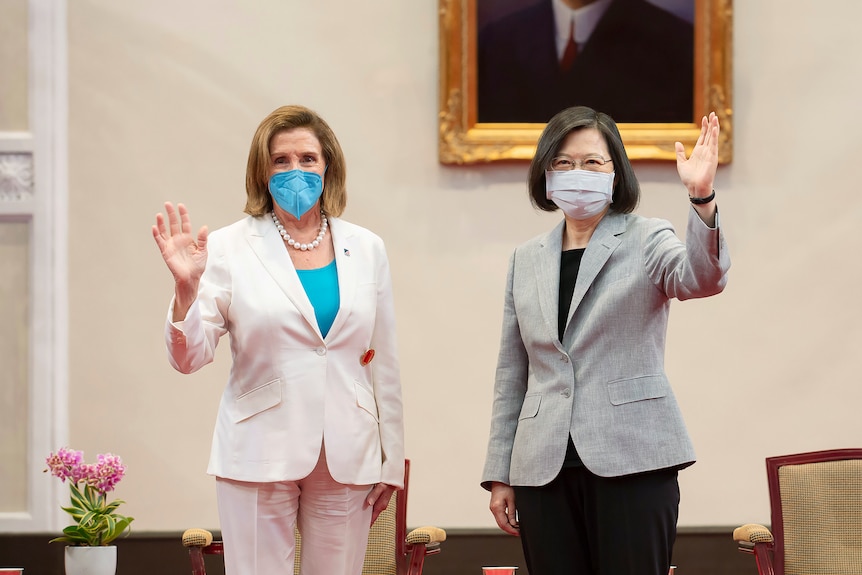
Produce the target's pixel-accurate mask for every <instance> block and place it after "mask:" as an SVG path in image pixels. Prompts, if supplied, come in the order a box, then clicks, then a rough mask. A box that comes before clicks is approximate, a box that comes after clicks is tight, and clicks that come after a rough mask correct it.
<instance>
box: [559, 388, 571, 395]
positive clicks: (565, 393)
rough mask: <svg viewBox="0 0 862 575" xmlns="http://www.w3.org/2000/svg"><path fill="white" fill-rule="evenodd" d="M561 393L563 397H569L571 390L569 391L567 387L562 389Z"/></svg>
mask: <svg viewBox="0 0 862 575" xmlns="http://www.w3.org/2000/svg"><path fill="white" fill-rule="evenodd" d="M561 395H562V396H563V397H569V396H570V395H572V392H571V391H570V390H568V389H564V390H563V393H562V394H561Z"/></svg>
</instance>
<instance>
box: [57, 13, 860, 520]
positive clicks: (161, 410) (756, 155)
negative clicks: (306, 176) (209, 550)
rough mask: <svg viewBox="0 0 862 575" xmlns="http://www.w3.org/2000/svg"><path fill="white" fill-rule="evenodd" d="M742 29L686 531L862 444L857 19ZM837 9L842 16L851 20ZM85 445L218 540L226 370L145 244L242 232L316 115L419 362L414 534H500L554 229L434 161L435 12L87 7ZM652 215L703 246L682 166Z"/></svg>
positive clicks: (658, 184)
mask: <svg viewBox="0 0 862 575" xmlns="http://www.w3.org/2000/svg"><path fill="white" fill-rule="evenodd" d="M838 4H840V6H841V8H835V7H832V8H831V9H823V10H816V11H812V10H810V9H809V7H808V5H807V4H803V3H801V2H790V3H788V2H786V1H778V0H761V1H760V2H746V1H739V2H737V6H736V7H735V46H734V56H735V75H734V86H735V92H734V100H735V118H734V119H735V124H734V131H735V160H734V162H733V163H732V164H731V165H729V166H725V167H722V168H721V169H720V173H719V176H718V183H717V189H718V193H719V202H720V206H721V208H720V209H721V216H722V222H723V225H724V226H725V229H726V232H727V236H728V239H729V242H730V246H731V251H732V257H733V261H734V263H733V268H732V271H731V277H730V283H729V286H728V288H727V290H726V292H725V293H724V294H722V295H721V296H719V297H716V298H712V299H710V300H704V301H693V302H684V303H679V302H677V303H675V304H674V306H673V313H672V320H671V327H670V333H669V336H668V340H669V342H668V343H669V346H668V356H667V367H668V371H669V373H670V376H671V378H672V382H673V383H674V387H675V390H676V393H677V395H678V397H679V399H680V401H681V402H682V407H683V410H684V413H685V414H686V418H687V421H688V423H689V427H690V430H691V433H692V435H693V437H694V441H695V444H696V447H697V450H698V454H699V462H698V464H697V465H695V466H694V467H692V468H691V469H689V470H686V471H685V472H684V473H682V474H681V485H682V497H683V501H682V508H681V512H682V514H681V519H680V523H681V525H689V526H704V525H715V526H726V525H734V524H738V523H743V522H748V521H761V522H766V521H768V515H767V509H768V506H767V502H766V485H765V480H764V465H763V458H764V457H766V456H767V455H773V454H782V453H788V452H794V451H801V450H809V449H819V448H827V447H839V446H841V447H843V446H860V445H862V426H860V424H859V415H858V413H859V405H860V404H862V389H860V385H859V374H860V355H862V354H860V352H859V350H860V349H862V304H860V299H859V295H858V294H859V286H860V284H862V265H860V261H862V258H860V253H862V239H860V238H862V235H860V234H859V233H858V230H857V228H858V227H859V225H860V223H862V194H860V191H859V189H858V185H857V180H858V178H857V176H856V171H855V167H856V165H857V164H858V162H859V157H860V145H859V143H858V136H857V135H858V134H859V133H860V132H862V125H860V124H862V120H860V116H859V114H857V113H856V109H857V103H858V102H859V101H860V90H861V89H862V75H860V65H859V64H858V59H857V55H858V54H859V53H860V52H862V37H860V35H859V34H858V33H857V30H856V22H858V21H859V19H860V18H862V6H860V5H858V4H856V3H851V2H843V3H838ZM833 6H834V4H833ZM68 16H69V94H70V102H69V115H70V138H69V140H70V141H69V145H70V155H69V165H70V198H69V205H70V214H69V217H70V224H69V231H70V237H69V279H70V285H69V298H70V306H71V307H70V316H69V323H70V350H69V357H70V386H71V389H70V397H71V405H70V409H71V416H70V417H71V419H70V422H71V430H70V432H71V433H70V438H71V439H70V441H71V444H72V446H73V447H76V448H78V449H84V450H86V451H87V455H88V456H90V457H94V456H95V455H96V453H101V452H104V451H112V452H115V453H118V454H120V455H122V457H123V458H124V460H125V461H126V463H127V464H128V467H129V475H128V477H127V479H126V480H124V482H123V483H122V484H121V486H120V490H119V492H118V495H120V496H121V497H123V498H124V499H126V500H127V501H128V504H127V506H126V507H127V508H126V512H128V513H129V514H131V515H134V516H136V517H137V522H136V523H135V526H136V527H137V529H138V530H140V531H148V530H168V529H182V528H184V527H187V526H190V525H192V524H196V525H202V526H206V527H215V526H217V517H216V510H215V499H214V493H213V491H214V489H213V482H212V479H211V478H209V477H207V476H206V475H205V474H204V470H205V466H206V460H207V456H208V448H209V439H210V432H211V429H212V423H213V420H214V414H215V410H216V406H217V402H218V397H219V394H220V392H221V388H222V385H223V382H224V380H225V377H226V373H227V367H228V363H229V357H228V349H227V344H226V342H225V343H224V344H223V346H222V348H221V349H220V356H219V357H218V359H217V362H216V364H215V365H213V366H209V367H207V368H205V369H204V370H202V371H201V372H199V373H197V374H194V375H191V376H183V375H180V374H178V373H176V372H174V371H173V370H172V369H171V368H170V367H169V366H168V364H167V361H166V359H165V353H164V345H163V343H162V336H161V334H162V327H163V321H164V314H165V311H166V306H167V303H168V299H169V297H170V294H171V289H172V288H171V281H170V278H169V275H168V273H167V271H166V270H165V269H164V265H163V263H162V262H161V259H160V257H159V255H158V252H157V249H156V247H155V245H154V243H153V240H152V238H151V235H150V225H151V224H152V222H153V218H154V214H155V213H156V211H158V210H159V209H160V208H161V205H162V202H163V201H164V200H173V201H183V202H185V203H186V204H187V205H188V206H189V209H190V210H191V214H192V218H193V224H194V225H195V226H197V225H200V224H204V223H206V224H208V225H209V226H210V227H211V228H215V227H218V226H222V225H225V224H227V223H229V222H232V221H234V220H236V219H238V218H240V217H241V216H242V214H241V210H242V206H243V199H244V190H243V176H244V167H245V159H246V154H247V150H248V145H249V142H250V140H251V136H252V133H253V131H254V129H255V127H256V126H257V123H258V122H259V121H260V120H261V119H262V118H263V116H265V115H266V114H267V113H269V112H270V111H271V110H272V109H274V108H275V107H277V106H279V105H281V104H285V103H302V104H305V105H308V106H310V107H313V108H315V109H316V110H318V111H319V112H320V113H321V114H322V115H323V116H324V117H325V118H327V120H328V121H329V122H330V124H331V125H332V127H333V128H334V129H335V131H336V133H337V134H338V135H339V138H340V139H341V142H342V145H343V146H344V148H345V152H346V155H347V160H348V165H349V179H348V183H349V189H350V204H349V207H348V211H347V213H346V217H347V218H348V219H350V220H352V221H354V222H356V223H359V224H361V225H364V226H366V227H369V228H371V229H372V230H374V231H376V232H377V233H379V234H380V235H381V236H382V237H383V238H384V239H385V240H386V241H387V245H388V249H389V253H390V258H391V263H392V269H393V274H394V284H395V295H396V298H397V311H398V322H399V328H400V333H399V337H400V342H401V355H402V364H403V381H404V397H405V410H406V421H407V452H408V454H409V456H410V457H411V458H412V459H413V461H414V472H413V473H414V474H413V481H412V486H411V502H410V517H409V521H410V523H411V524H437V525H441V526H444V527H449V528H453V527H464V528H466V527H490V526H492V521H491V517H490V514H489V513H488V512H487V503H488V502H487V496H486V493H485V492H483V491H482V490H481V489H480V488H479V487H478V480H479V476H480V473H481V468H482V462H483V457H484V448H485V441H486V437H487V427H488V419H489V407H490V400H491V386H492V380H493V376H494V363H495V358H496V354H497V342H498V336H499V325H500V311H501V305H502V293H503V287H504V286H503V284H504V278H505V272H506V263H507V258H508V256H509V254H510V252H511V250H512V249H513V248H514V247H515V246H516V245H517V244H519V243H520V242H522V241H524V240H526V239H527V238H529V237H531V236H533V235H535V234H537V233H539V232H542V231H544V230H546V229H547V228H549V227H551V226H553V225H554V224H555V222H556V221H557V218H558V217H559V216H557V215H550V214H539V213H536V212H535V211H533V210H532V209H531V207H530V205H529V203H528V201H527V198H526V194H525V192H524V185H523V181H524V179H525V165H524V164H515V165H503V166H498V165H492V166H478V167H445V166H441V165H439V164H438V162H437V119H436V113H437V109H436V107H437V89H438V80H437V71H438V62H437V58H438V51H437V49H438V46H437V3H436V0H422V1H415V2H404V1H402V0H379V1H377V2H359V3H346V2H334V1H332V0H323V1H321V2H311V3H308V2H304V3H298V2H282V1H275V0H269V1H265V2H254V3H240V2H227V1H217V2H210V1H204V0H187V1H185V2H176V1H174V0H170V1H169V0H153V1H151V2H143V3H142V2H135V3H132V2H124V3H119V2H114V1H109V0H69V2H68ZM636 169H637V173H638V176H639V178H640V179H641V182H642V186H643V192H644V197H643V201H642V204H641V208H640V210H639V211H640V213H642V214H645V215H650V216H660V217H664V218H667V219H670V220H671V221H672V222H674V223H675V224H676V225H678V226H680V227H681V226H682V225H683V223H684V218H685V215H686V210H687V204H688V202H687V201H686V198H685V190H684V189H682V188H681V186H680V185H679V184H678V181H677V176H676V173H675V168H674V167H673V166H672V165H665V164H638V165H637V166H636Z"/></svg>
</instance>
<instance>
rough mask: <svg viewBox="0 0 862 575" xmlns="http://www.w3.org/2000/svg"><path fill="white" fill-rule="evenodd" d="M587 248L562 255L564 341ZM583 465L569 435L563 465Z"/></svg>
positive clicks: (561, 327) (559, 320) (560, 316)
mask: <svg viewBox="0 0 862 575" xmlns="http://www.w3.org/2000/svg"><path fill="white" fill-rule="evenodd" d="M585 249H586V248H578V249H574V250H566V251H564V252H563V253H562V254H561V255H560V309H559V312H558V314H557V330H558V334H559V338H560V341H561V342H562V341H563V333H564V332H565V331H566V321H567V320H568V319H569V308H570V307H571V306H572V295H573V294H574V293H575V282H576V281H577V279H578V270H579V269H580V268H581V258H582V257H583V255H584V250H585ZM581 465H583V463H582V462H581V458H580V456H578V451H577V450H576V449H575V444H574V443H573V442H572V436H571V435H569V445H568V447H567V448H566V457H565V459H564V460H563V467H579V466H581Z"/></svg>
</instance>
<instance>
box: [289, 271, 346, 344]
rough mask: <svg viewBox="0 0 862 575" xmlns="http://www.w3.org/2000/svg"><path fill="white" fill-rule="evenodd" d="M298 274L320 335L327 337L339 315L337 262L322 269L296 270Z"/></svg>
mask: <svg viewBox="0 0 862 575" xmlns="http://www.w3.org/2000/svg"><path fill="white" fill-rule="evenodd" d="M296 273H297V274H299V281H300V282H302V287H304V288H305V293H306V294H307V295H308V299H309V300H311V306H312V307H313V308H314V315H315V317H317V326H318V327H319V328H320V333H321V334H323V337H326V334H327V333H329V328H331V327H332V322H334V321H335V314H337V313H338V301H339V299H338V297H339V294H338V270H337V269H336V267H335V260H332V262H330V263H329V265H326V266H324V267H322V268H317V269H314V270H296Z"/></svg>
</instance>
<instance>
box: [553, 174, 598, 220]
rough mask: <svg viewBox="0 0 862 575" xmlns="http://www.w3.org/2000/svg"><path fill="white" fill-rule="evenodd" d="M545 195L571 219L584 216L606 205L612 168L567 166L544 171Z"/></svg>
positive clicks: (591, 215) (594, 214)
mask: <svg viewBox="0 0 862 575" xmlns="http://www.w3.org/2000/svg"><path fill="white" fill-rule="evenodd" d="M545 190H546V197H547V198H548V199H549V200H551V201H552V202H554V203H555V204H556V205H557V207H559V208H560V209H561V210H563V212H564V213H565V214H566V215H567V216H569V217H570V218H572V219H574V220H586V219H587V218H591V217H593V216H596V215H598V214H600V213H602V211H603V210H604V209H605V208H607V207H608V206H609V205H610V204H611V202H612V201H613V196H614V172H610V173H607V172H590V171H588V170H566V171H553V170H548V171H546V172H545Z"/></svg>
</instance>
